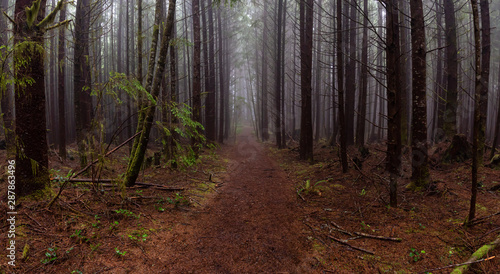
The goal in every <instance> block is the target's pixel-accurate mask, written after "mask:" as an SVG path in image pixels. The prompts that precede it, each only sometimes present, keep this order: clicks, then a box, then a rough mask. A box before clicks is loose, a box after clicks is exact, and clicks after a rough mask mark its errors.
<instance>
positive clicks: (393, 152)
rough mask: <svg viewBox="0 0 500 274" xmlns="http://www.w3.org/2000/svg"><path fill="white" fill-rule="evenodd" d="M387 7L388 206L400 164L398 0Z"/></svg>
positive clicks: (394, 193)
mask: <svg viewBox="0 0 500 274" xmlns="http://www.w3.org/2000/svg"><path fill="white" fill-rule="evenodd" d="M386 9H387V38H386V47H387V48H386V51H387V63H386V64H387V112H388V113H387V114H388V117H387V119H388V121H387V122H388V136H387V171H388V172H389V173H390V206H391V207H397V205H398V202H397V182H398V177H399V170H400V166H401V158H400V156H401V86H400V84H401V83H400V81H399V79H400V76H399V73H400V65H399V62H400V59H399V57H400V54H401V52H400V46H399V25H398V22H399V20H398V1H397V0H389V1H387V3H386Z"/></svg>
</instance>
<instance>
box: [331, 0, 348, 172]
mask: <svg viewBox="0 0 500 274" xmlns="http://www.w3.org/2000/svg"><path fill="white" fill-rule="evenodd" d="M342 33H343V31H342V1H337V84H338V87H337V92H338V94H339V100H338V105H339V131H340V162H341V164H342V172H343V173H347V170H348V163H347V139H346V124H345V110H344V53H343V52H342V49H343V48H344V42H343V40H342V39H343V34H342ZM333 97H334V98H335V94H334V96H333ZM333 104H334V105H335V102H333Z"/></svg>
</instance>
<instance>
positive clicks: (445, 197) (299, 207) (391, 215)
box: [0, 128, 500, 273]
mask: <svg viewBox="0 0 500 274" xmlns="http://www.w3.org/2000/svg"><path fill="white" fill-rule="evenodd" d="M228 143H229V144H227V145H223V146H222V147H221V148H218V149H216V150H215V151H203V152H202V153H201V156H200V160H199V161H198V163H197V164H196V165H192V166H184V167H180V168H177V169H175V170H174V169H170V168H166V167H149V168H146V169H145V170H144V171H143V172H141V176H140V177H139V181H140V182H146V183H149V184H157V185H158V186H152V187H151V186H150V187H145V186H136V187H134V188H131V189H126V190H120V189H116V188H113V187H104V188H103V187H102V186H100V187H95V186H93V185H91V184H84V183H77V184H73V185H71V187H69V188H68V189H66V190H65V191H63V193H62V195H61V197H60V199H58V201H57V202H56V204H55V205H54V206H53V207H52V208H50V209H47V208H46V204H47V202H48V201H33V200H24V201H18V202H19V203H20V205H19V206H18V208H17V211H18V215H17V218H18V220H17V223H16V225H17V228H16V233H17V237H16V249H17V258H16V265H17V267H16V268H15V269H13V268H11V267H9V266H8V265H7V262H8V259H7V258H6V256H3V255H2V256H1V258H0V270H1V271H0V273H3V272H6V273H10V272H15V273H147V272H150V273H262V272H266V273H353V272H354V273H416V272H422V271H426V270H429V269H432V268H437V267H442V266H447V265H450V264H455V263H462V262H464V261H466V260H467V258H468V257H469V256H470V254H472V252H473V251H475V250H476V249H477V248H479V247H480V246H481V245H483V244H485V243H487V242H489V241H491V240H492V239H493V238H495V237H496V235H498V233H500V216H499V215H496V216H494V217H491V218H488V219H486V220H485V221H484V222H482V223H480V224H478V225H475V226H473V227H471V228H466V227H463V226H462V223H463V221H464V219H465V216H466V214H467V212H468V207H469V196H470V194H469V193H470V162H465V163H453V164H437V162H438V161H437V162H435V164H434V165H433V167H432V170H431V176H432V178H433V180H434V182H435V183H434V184H433V185H432V188H431V189H429V190H426V191H423V192H417V193H415V192H411V191H407V190H405V185H406V184H407V183H408V182H409V180H408V175H409V168H410V167H408V166H404V168H403V178H402V180H401V181H400V186H399V193H398V197H399V207H398V208H390V207H388V206H387V202H388V184H387V182H386V178H385V177H386V174H385V173H384V160H385V159H384V158H385V153H384V152H383V151H384V149H385V148H384V146H383V145H381V144H380V145H370V146H369V149H370V154H369V155H368V156H366V157H361V155H359V154H360V153H359V152H358V151H356V150H354V148H352V150H350V151H349V155H350V157H351V158H352V159H362V160H361V161H360V162H362V168H361V170H359V171H358V170H356V169H355V168H353V164H352V162H351V163H350V166H351V168H350V171H349V172H348V173H347V174H342V173H341V168H340V163H339V161H338V156H337V150H336V149H332V148H330V147H327V146H325V145H322V144H321V142H320V143H319V144H318V145H317V146H316V147H315V161H314V163H309V162H304V161H299V160H297V159H298V152H297V148H296V147H297V144H296V143H294V142H293V141H292V142H291V143H290V144H289V147H290V149H283V150H277V149H275V148H274V146H273V145H272V144H267V143H264V144H263V143H260V142H257V141H256V139H255V137H254V136H253V134H252V132H251V129H250V128H244V129H243V131H242V132H241V133H240V134H239V135H238V137H237V138H236V140H234V139H233V140H230V141H228ZM438 148H439V147H438ZM434 150H436V148H434V149H433V151H434ZM433 151H431V152H433ZM0 161H1V163H2V167H1V168H2V170H5V164H4V163H6V159H5V152H4V151H3V152H0ZM404 162H406V163H407V162H408V159H407V158H406V159H404ZM124 163H126V151H123V152H117V153H115V154H113V155H112V156H111V157H110V159H109V160H107V161H106V162H105V164H104V165H103V166H102V177H103V178H114V177H117V174H120V173H123V172H124V168H125V164H124ZM358 163H359V162H358ZM77 166H78V161H75V160H68V161H64V162H61V161H60V160H59V159H58V158H57V157H56V156H55V155H53V156H51V167H52V169H53V173H54V175H55V174H62V176H64V175H65V174H67V173H68V171H69V170H70V169H73V170H75V169H77ZM113 176H114V177H113ZM5 181H6V180H2V183H1V184H2V189H3V190H5V189H6V187H5V186H6V183H5ZM480 181H481V186H482V187H481V188H480V191H479V197H478V206H477V212H478V213H477V214H478V215H479V217H483V216H488V215H490V214H494V213H497V212H500V192H499V191H490V190H489V189H490V188H491V187H494V186H496V185H498V184H500V171H499V170H495V169H490V168H483V169H482V170H481V179H480ZM162 186H165V187H162ZM57 190H58V185H57V184H56V185H55V186H54V191H57ZM0 198H1V200H0V208H1V210H2V211H6V210H7V205H6V200H7V199H6V193H5V191H2V193H1V194H0ZM4 216H5V215H4ZM0 227H1V229H0V239H1V242H0V245H1V246H3V247H5V246H7V244H6V240H7V230H8V223H7V221H6V218H4V219H3V220H2V221H1V223H0ZM367 235H377V236H383V237H386V238H389V237H391V238H401V241H400V242H399V241H391V240H381V239H375V238H370V237H367ZM28 246H29V251H26V252H24V253H25V254H24V258H23V249H27V247H28ZM499 253H500V252H499V251H498V250H496V251H494V252H493V253H492V254H489V255H491V256H498V255H500V254H499ZM1 254H4V252H3V251H2V252H1ZM499 268H500V260H499V259H498V258H495V259H492V260H489V261H486V262H483V263H479V264H476V265H475V266H474V271H475V272H479V273H496V272H497V271H498V269H499ZM450 270H451V268H448V269H444V270H441V271H432V273H449V272H450Z"/></svg>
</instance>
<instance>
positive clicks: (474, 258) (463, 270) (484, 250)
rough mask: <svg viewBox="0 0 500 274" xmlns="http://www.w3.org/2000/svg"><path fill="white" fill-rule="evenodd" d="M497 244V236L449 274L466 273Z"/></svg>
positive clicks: (498, 241) (499, 240) (498, 238)
mask: <svg viewBox="0 0 500 274" xmlns="http://www.w3.org/2000/svg"><path fill="white" fill-rule="evenodd" d="M499 244H500V235H498V236H497V238H496V239H495V240H494V241H493V242H490V243H489V244H486V245H483V246H482V247H481V248H479V249H478V250H477V251H476V252H474V253H473V254H472V256H470V258H469V259H468V260H467V262H466V264H464V265H461V266H459V267H457V268H455V269H454V270H453V272H451V274H462V273H467V270H468V269H469V267H470V266H471V264H472V263H474V262H476V261H479V260H481V258H483V257H484V256H486V255H487V254H488V253H489V252H491V251H493V250H494V249H495V248H497V246H498V245H499Z"/></svg>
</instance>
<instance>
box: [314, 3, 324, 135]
mask: <svg viewBox="0 0 500 274" xmlns="http://www.w3.org/2000/svg"><path fill="white" fill-rule="evenodd" d="M318 6H320V7H321V6H322V1H321V0H319V2H318ZM322 11H323V9H319V10H318V23H317V27H316V28H317V35H318V39H317V42H316V43H317V46H316V79H315V82H316V83H315V84H316V90H315V91H314V105H315V107H314V127H315V130H314V141H316V142H317V141H319V138H320V133H321V126H322V122H321V116H322V115H321V99H320V98H321V86H322V85H321V81H322V79H321V55H322V54H323V53H322V52H321V42H322V41H321V40H322V34H321V25H322V23H321V17H322Z"/></svg>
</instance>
